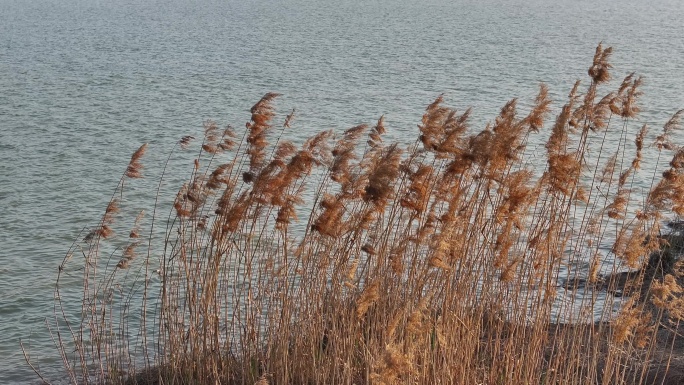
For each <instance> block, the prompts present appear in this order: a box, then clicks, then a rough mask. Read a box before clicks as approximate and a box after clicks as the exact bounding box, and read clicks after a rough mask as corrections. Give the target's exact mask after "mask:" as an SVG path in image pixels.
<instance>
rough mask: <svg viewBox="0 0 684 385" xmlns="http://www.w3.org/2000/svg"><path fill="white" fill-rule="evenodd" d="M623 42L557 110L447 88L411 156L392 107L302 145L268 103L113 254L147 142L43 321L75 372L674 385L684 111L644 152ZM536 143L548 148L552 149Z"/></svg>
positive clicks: (206, 150) (681, 300)
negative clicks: (468, 97) (677, 138)
mask: <svg viewBox="0 0 684 385" xmlns="http://www.w3.org/2000/svg"><path fill="white" fill-rule="evenodd" d="M610 54H611V49H610V48H603V47H602V46H601V45H599V46H598V47H597V49H596V53H595V56H594V59H593V61H592V63H591V66H590V69H589V71H588V73H589V77H590V78H589V81H588V82H587V84H586V86H583V85H582V84H581V83H580V82H579V81H578V82H577V83H576V84H575V85H574V87H573V88H572V90H571V92H570V94H569V97H568V99H567V101H565V104H564V105H563V106H562V107H561V108H560V109H559V113H558V114H557V116H556V117H555V120H552V121H547V119H548V118H549V115H550V111H551V100H550V99H549V97H548V92H547V88H546V87H545V86H544V85H541V86H540V89H539V94H538V96H537V97H536V99H535V100H534V101H532V106H531V107H530V108H529V109H528V111H527V113H521V112H520V111H519V108H518V106H517V101H516V100H515V99H514V100H512V101H510V102H509V103H507V104H506V105H505V106H504V107H503V108H502V109H501V112H500V114H499V115H498V116H496V117H495V118H494V119H493V121H492V122H491V124H489V125H488V126H487V127H486V128H484V129H483V130H481V131H479V132H477V131H474V130H472V129H471V128H470V127H469V117H470V113H471V111H470V110H466V111H464V112H462V113H459V112H457V111H456V110H454V109H452V108H450V107H448V106H446V105H445V102H444V100H443V98H442V97H439V98H437V99H436V100H435V101H434V102H432V103H431V104H430V105H429V106H428V107H427V108H426V110H425V114H424V115H423V117H422V120H421V122H420V125H419V133H418V135H419V136H418V138H417V140H416V141H415V143H413V144H410V145H407V146H403V145H401V144H399V143H390V144H387V143H385V140H384V139H383V135H384V134H385V133H386V130H387V128H386V127H385V122H384V119H383V118H382V117H381V118H380V119H379V120H378V121H377V122H376V124H375V125H374V126H372V127H370V128H369V126H367V125H361V126H357V127H353V128H350V129H348V130H346V131H344V132H343V133H341V134H334V133H333V132H331V131H323V132H321V133H319V134H316V135H314V136H312V137H310V138H309V139H308V140H306V141H305V142H303V143H302V144H301V145H295V144H294V143H292V142H290V141H287V140H285V139H284V138H285V137H286V136H287V134H288V130H289V127H290V125H294V124H296V116H295V115H294V111H293V113H292V114H290V115H288V116H287V117H286V118H285V119H284V120H285V124H283V125H282V126H279V125H278V124H276V119H277V118H278V114H277V113H276V110H275V108H274V103H275V100H276V98H277V97H278V95H277V94H272V93H270V94H267V95H266V96H264V97H263V98H262V99H261V100H260V101H258V102H257V103H256V104H255V105H254V107H252V109H251V114H252V115H251V119H250V121H249V122H248V123H247V125H246V131H245V132H244V133H243V134H242V137H241V138H240V135H239V134H238V133H236V132H235V130H233V129H232V128H230V127H228V128H225V129H221V128H219V126H218V125H217V124H215V123H207V124H206V125H205V132H204V136H203V140H202V141H201V144H199V145H197V153H196V156H194V166H193V168H192V171H191V174H190V177H189V179H188V180H187V182H186V183H185V184H184V185H183V186H182V187H181V188H180V189H179V191H178V194H177V196H176V198H175V199H174V200H173V203H172V207H171V208H170V212H169V216H168V219H163V218H161V214H160V212H161V210H162V209H164V207H159V203H158V202H159V201H155V203H154V205H153V209H152V218H151V220H149V222H150V223H151V226H154V225H155V224H158V226H157V228H160V227H163V229H162V230H161V233H162V236H159V235H158V233H160V230H155V229H154V228H151V229H149V232H147V234H148V235H147V238H145V236H144V234H145V233H144V231H143V230H141V224H142V221H143V219H142V218H143V214H142V213H141V214H140V215H138V218H137V219H136V220H135V223H134V224H133V229H132V230H123V231H119V230H117V231H116V233H117V234H129V235H130V237H129V240H128V241H127V242H125V245H123V246H121V247H119V248H114V247H113V246H112V242H114V240H115V239H119V241H121V238H117V237H115V235H114V229H115V228H116V227H117V226H120V227H123V224H121V223H122V222H123V220H122V218H121V217H120V215H121V214H119V212H118V207H119V206H120V205H125V203H126V199H125V197H126V194H125V192H127V191H128V189H131V188H132V187H131V186H129V185H128V184H127V190H126V191H124V189H123V186H124V182H126V183H128V182H127V181H128V180H129V179H131V178H137V177H141V176H142V164H143V154H144V152H145V148H146V147H145V146H142V147H141V148H140V149H139V150H138V151H137V152H136V153H135V154H134V155H133V157H132V158H131V162H130V164H129V165H128V167H127V169H126V171H125V173H124V176H123V177H122V179H121V182H120V184H119V187H118V188H117V191H116V192H115V194H114V197H115V198H116V199H112V201H111V202H110V203H109V205H108V207H107V210H106V212H105V214H104V216H103V217H102V219H101V221H100V224H99V225H98V226H97V227H96V229H95V230H94V231H93V232H92V233H91V234H89V235H88V236H87V237H86V240H85V241H83V242H77V243H76V244H75V245H74V248H73V249H72V251H71V252H70V253H69V254H68V256H71V255H73V254H80V256H81V257H79V258H76V257H73V258H70V257H67V258H65V260H64V262H63V263H62V265H61V266H60V269H59V276H58V281H57V285H56V289H55V298H56V299H55V314H54V317H53V319H52V321H51V322H50V330H51V332H52V335H53V337H54V340H55V344H56V346H57V348H58V350H59V352H60V354H61V356H62V358H63V361H64V365H65V368H66V370H67V372H68V373H69V375H70V379H71V381H72V382H73V383H98V384H99V383H111V384H134V383H139V384H152V383H155V384H210V383H212V384H213V383H216V384H218V383H222V384H249V385H252V384H259V385H265V384H338V383H339V384H365V383H373V384H394V383H413V384H651V383H655V382H654V381H673V380H672V378H673V377H672V374H669V373H668V370H667V369H668V368H669V366H670V365H671V363H672V362H674V361H673V360H677V359H680V358H681V357H678V356H677V351H675V349H674V347H675V345H676V343H675V339H676V337H677V336H678V330H679V329H678V327H679V322H680V319H681V318H682V317H684V296H683V292H684V290H683V289H682V287H681V286H680V285H681V283H682V278H681V277H682V269H681V267H682V266H681V263H680V262H678V261H675V259H674V258H673V257H672V258H671V259H672V262H671V263H665V262H663V261H665V260H666V259H665V258H664V257H663V255H666V254H667V255H672V254H673V253H675V251H676V250H675V248H676V247H679V246H681V245H675V244H674V243H675V240H677V239H678V238H677V236H676V234H674V235H670V236H667V237H666V236H664V235H663V234H664V232H663V229H662V228H661V226H662V224H663V223H664V221H666V220H674V219H676V218H678V217H677V216H678V215H681V214H682V213H684V201H683V199H684V149H682V148H681V147H679V146H677V145H675V144H674V143H673V142H672V133H673V132H674V131H676V130H678V129H679V128H680V123H679V118H680V116H681V114H682V111H680V112H678V113H677V114H675V116H674V117H673V118H672V119H671V120H670V121H669V122H668V123H667V124H666V125H665V128H664V131H663V133H662V134H661V135H659V136H657V138H656V140H655V142H654V143H653V144H650V143H648V140H649V136H648V135H647V128H646V127H634V126H635V122H634V118H635V116H637V114H638V113H639V111H640V106H639V104H638V99H639V96H640V86H641V78H638V77H636V76H634V75H630V76H628V77H627V78H626V79H624V81H623V82H621V83H620V85H619V86H618V87H617V89H615V90H614V91H606V89H609V88H610V87H611V84H610V78H611V74H610V69H611V64H610V63H609V57H610ZM611 138H619V139H618V140H617V143H615V140H614V139H611ZM632 138H634V139H633V141H632ZM193 139H194V138H192V137H189V136H188V137H184V138H182V139H181V140H180V141H179V148H178V149H175V150H174V151H186V152H187V151H190V149H192V148H194V147H193V143H192V142H193ZM530 141H536V142H543V141H545V143H546V144H545V147H544V149H545V158H544V161H543V162H538V161H537V162H536V163H535V162H533V161H532V160H531V158H532V157H531V155H532V151H531V150H529V149H528V147H527V146H528V143H530ZM608 141H611V143H610V144H611V145H608V143H607V142H608ZM670 153H673V155H670ZM650 156H653V157H654V158H655V159H656V162H655V163H656V164H655V168H654V169H653V170H646V171H643V170H641V165H642V160H643V159H644V157H650ZM661 157H662V159H665V158H666V157H671V159H672V160H671V162H670V164H669V168H668V169H667V170H666V171H665V172H664V173H662V177H660V176H658V173H657V171H656V170H659V169H662V168H663V167H662V163H664V162H665V160H661ZM537 159H538V158H537ZM165 172H166V171H165ZM644 181H645V182H644ZM636 182H641V183H642V184H643V183H645V184H646V185H648V186H650V191H649V192H647V193H645V194H642V195H641V196H640V195H637V189H636ZM673 223H674V222H673ZM668 240H669V241H670V244H667V241H668ZM120 244H122V243H121V242H120ZM142 249H145V251H141V250H142ZM661 249H662V250H661ZM573 268H575V270H572V269H573ZM80 274H82V275H80ZM77 275H78V276H80V277H81V278H78V279H77V281H78V282H79V283H80V285H81V288H82V291H81V292H80V293H81V294H80V295H81V300H82V311H81V313H80V314H79V315H77V316H73V315H72V314H69V312H68V311H67V310H66V308H67V304H65V303H64V302H63V301H65V300H64V299H63V298H67V297H68V295H67V294H68V293H64V291H65V289H64V287H65V286H66V284H65V283H64V281H65V280H75V279H76V278H75V277H76V276H77ZM578 293H579V294H581V295H576V294H578ZM72 298H73V297H72ZM563 298H565V300H563ZM568 298H569V299H568ZM601 307H605V308H607V309H610V308H618V309H619V311H618V312H617V313H616V314H611V312H610V311H605V312H601V311H599V312H598V313H596V309H599V308H601ZM595 313H596V314H595ZM659 383H660V382H659Z"/></svg>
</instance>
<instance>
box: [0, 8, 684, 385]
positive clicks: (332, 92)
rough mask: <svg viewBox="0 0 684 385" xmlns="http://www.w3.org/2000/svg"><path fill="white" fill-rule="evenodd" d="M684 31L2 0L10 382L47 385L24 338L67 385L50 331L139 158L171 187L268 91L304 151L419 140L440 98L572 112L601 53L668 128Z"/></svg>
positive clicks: (529, 13)
mask: <svg viewBox="0 0 684 385" xmlns="http://www.w3.org/2000/svg"><path fill="white" fill-rule="evenodd" d="M683 14H684V2H681V1H679V0H671V1H667V0H653V1H649V2H645V1H637V0H627V1H620V2H617V1H608V0H598V1H597V0H591V1H586V0H578V1H560V0H544V1H541V0H539V1H536V0H532V1H516V0H514V1H492V0H478V1H465V0H454V1H441V0H440V1H420V2H418V1H416V2H410V1H404V0H392V1H385V0H375V1H374V0H370V1H347V0H335V1H333V0H282V1H275V0H273V1H234V0H223V1H211V0H199V1H189V0H188V1H179V0H170V1H169V0H165V1H142V2H138V1H130V2H128V1H124V0H112V1H97V0H88V1H85V0H83V1H78V0H60V1H43V0H37V1H24V0H0V383H3V384H4V383H30V382H35V381H36V379H37V377H36V376H34V375H33V374H32V373H31V371H30V369H29V368H28V366H27V365H26V364H25V362H24V359H23V356H22V353H21V351H20V349H19V341H20V339H21V340H23V341H24V342H25V343H29V342H30V346H31V350H30V353H31V355H32V358H33V361H34V363H35V364H36V365H38V366H39V367H40V369H41V370H42V371H44V372H45V373H46V374H47V375H48V377H49V378H52V379H58V378H59V377H60V376H59V368H60V365H61V363H60V362H59V361H58V355H57V352H56V351H55V350H54V349H51V348H50V346H51V342H50V338H49V334H48V333H47V330H46V328H45V325H44V322H43V320H44V318H45V317H49V316H50V315H51V314H52V297H53V294H52V293H53V282H54V278H55V275H56V269H57V266H58V265H59V263H60V262H61V259H62V258H63V256H64V253H65V252H66V250H67V249H68V248H69V246H70V244H71V242H72V241H73V240H75V239H76V238H77V236H78V233H79V231H80V230H81V229H82V228H83V227H84V226H86V225H88V224H93V222H94V221H95V220H96V218H98V215H99V214H100V213H101V211H102V209H103V207H104V206H105V205H106V202H107V201H108V200H109V197H110V195H111V193H112V191H113V189H114V187H115V186H116V183H117V181H118V178H119V176H120V175H121V173H122V171H123V169H124V167H125V165H126V164H127V162H128V159H129V157H130V154H131V153H132V152H133V151H134V150H135V149H136V148H137V147H138V146H139V145H140V144H141V143H143V142H149V143H150V150H149V151H150V156H149V157H148V158H147V160H146V164H148V165H149V166H148V167H147V169H146V171H145V172H146V174H148V175H151V176H154V175H158V173H159V167H160V166H159V165H160V164H161V160H162V159H163V158H164V156H165V155H166V154H167V153H168V151H169V150H170V148H171V147H172V146H173V143H174V142H175V141H177V140H178V139H179V138H180V137H181V136H183V135H186V134H196V133H198V132H199V131H200V130H201V127H202V122H203V121H204V120H206V119H214V120H217V121H218V122H220V123H222V124H225V123H230V124H232V125H233V126H235V127H242V126H243V124H244V122H245V121H247V120H248V118H249V115H248V111H249V108H250V107H251V105H252V104H253V103H254V102H255V101H257V100H258V99H259V98H260V97H261V96H262V95H263V94H264V93H266V92H269V91H275V92H279V93H282V94H283V95H284V97H283V98H281V99H280V100H279V101H278V103H277V105H278V107H279V108H280V111H282V112H284V113H285V112H288V111H289V110H290V109H292V108H296V109H297V111H298V112H297V116H298V117H297V121H296V124H295V125H294V127H293V129H292V132H291V133H290V135H292V136H293V137H294V138H295V139H297V138H299V139H301V138H302V137H305V136H307V135H310V134H312V133H314V132H317V131H319V130H323V129H329V128H334V129H336V130H338V131H340V130H342V129H345V128H348V127H351V126H353V125H356V124H359V123H372V122H373V121H375V120H376V119H377V118H378V117H379V116H380V115H382V114H384V115H385V116H386V121H387V125H388V127H389V129H390V131H391V135H392V137H393V138H394V139H397V140H402V141H406V142H409V141H413V140H414V138H415V132H416V124H417V123H419V121H420V117H421V114H422V110H423V109H424V108H425V106H426V105H427V104H429V103H430V102H431V101H432V100H434V98H435V97H436V96H437V95H439V94H441V93H444V94H445V97H446V99H447V101H448V104H450V105H452V106H455V107H457V108H458V109H459V110H463V109H464V108H466V107H468V106H472V107H474V112H475V113H474V119H473V126H475V127H476V128H482V127H483V126H484V124H485V123H486V122H487V121H489V120H491V119H493V117H494V116H495V114H496V113H497V112H498V109H499V108H500V107H501V106H502V105H503V104H504V103H505V102H506V101H507V100H509V99H511V98H513V97H520V98H521V100H522V101H529V100H531V99H532V98H533V97H534V95H535V93H536V90H537V87H538V84H539V83H540V82H545V83H547V84H548V85H549V87H550V91H551V95H552V96H553V98H554V99H555V100H556V101H558V103H557V104H556V105H555V106H556V107H558V106H559V105H560V103H561V101H562V100H563V98H564V97H565V95H566V94H567V92H568V91H569V89H570V88H571V86H572V83H573V82H574V80H575V79H579V78H581V79H586V69H587V68H588V65H589V62H590V60H591V57H592V55H593V51H594V48H595V46H596V44H597V43H598V42H599V41H603V42H604V43H605V44H607V45H611V46H613V47H614V48H615V54H614V57H613V60H612V62H613V63H614V65H615V69H614V72H613V73H614V75H615V77H616V78H622V77H623V76H625V75H626V74H627V73H629V72H631V71H637V72H638V73H640V74H642V75H644V77H645V80H646V83H645V86H644V87H643V91H644V92H645V96H644V97H643V99H642V104H643V106H644V110H645V111H644V113H643V114H642V115H641V116H640V117H639V120H640V123H648V124H649V125H651V126H653V127H660V126H661V125H662V123H663V122H665V121H666V120H667V119H668V118H669V116H670V115H671V114H672V113H674V112H675V111H676V110H677V109H679V108H682V107H684V24H683V23H682V22H681V16H682V15H683ZM680 139H681V136H680ZM154 178H156V177H154ZM154 178H152V179H154ZM172 179H173V178H172ZM139 183H141V184H142V185H143V186H144V185H145V183H149V184H153V183H154V180H151V181H147V182H146V181H141V182H139ZM129 198H130V199H133V201H135V199H140V200H141V201H142V200H143V198H146V197H145V196H139V197H137V198H136V195H135V194H133V196H132V197H129ZM147 198H149V197H147Z"/></svg>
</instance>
